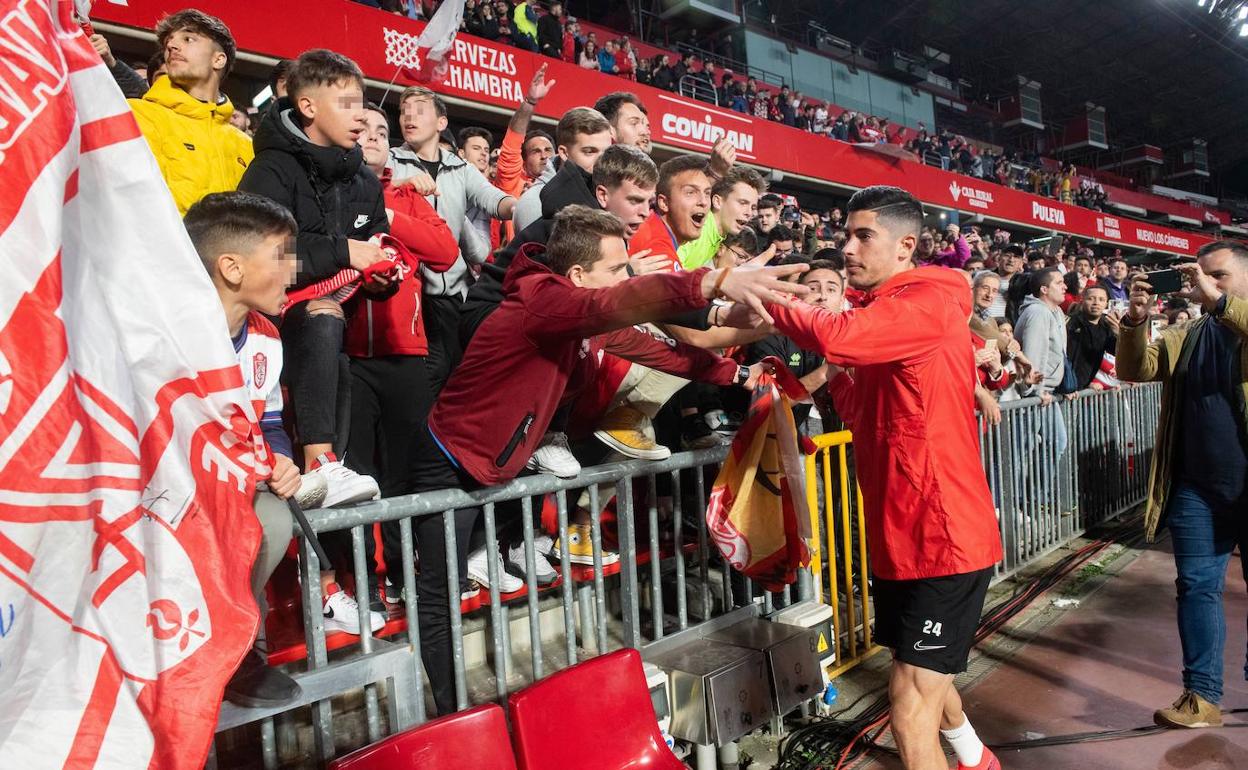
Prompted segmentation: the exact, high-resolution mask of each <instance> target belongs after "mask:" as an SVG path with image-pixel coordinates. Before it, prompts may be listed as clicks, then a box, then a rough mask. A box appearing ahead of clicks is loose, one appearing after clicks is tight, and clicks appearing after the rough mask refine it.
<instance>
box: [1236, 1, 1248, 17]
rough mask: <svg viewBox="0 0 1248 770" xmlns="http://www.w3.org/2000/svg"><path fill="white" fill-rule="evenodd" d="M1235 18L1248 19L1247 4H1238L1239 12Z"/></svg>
mask: <svg viewBox="0 0 1248 770" xmlns="http://www.w3.org/2000/svg"><path fill="white" fill-rule="evenodd" d="M1235 18H1237V19H1239V20H1240V21H1243V20H1244V19H1248V5H1241V6H1239V14H1238V15H1237V16H1236V17H1235Z"/></svg>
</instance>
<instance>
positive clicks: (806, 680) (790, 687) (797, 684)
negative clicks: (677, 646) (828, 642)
mask: <svg viewBox="0 0 1248 770" xmlns="http://www.w3.org/2000/svg"><path fill="white" fill-rule="evenodd" d="M706 638H707V639H709V640H711V641H714V642H723V643H724V644H735V645H736V646H738V647H746V648H749V649H751V650H758V651H759V652H760V653H762V654H763V658H764V659H765V660H766V661H767V674H768V678H769V680H770V684H771V705H772V708H773V709H774V710H775V712H776V714H778V715H783V714H787V713H788V712H790V711H792V710H793V709H795V708H797V707H798V706H800V705H801V704H803V703H805V702H806V701H808V700H811V699H813V698H818V697H819V696H820V695H822V694H823V687H824V682H823V672H822V669H821V667H820V665H819V655H818V652H817V645H818V638H817V635H816V632H815V631H814V629H811V628H802V627H801V626H791V625H788V624H785V623H776V622H769V621H766V620H763V619H761V618H748V619H746V620H743V621H741V622H740V623H735V624H733V625H732V626H729V627H728V628H725V629H723V630H720V631H716V632H715V633H713V634H708V635H707V637H706Z"/></svg>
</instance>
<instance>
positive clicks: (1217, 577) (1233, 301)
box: [1117, 241, 1248, 728]
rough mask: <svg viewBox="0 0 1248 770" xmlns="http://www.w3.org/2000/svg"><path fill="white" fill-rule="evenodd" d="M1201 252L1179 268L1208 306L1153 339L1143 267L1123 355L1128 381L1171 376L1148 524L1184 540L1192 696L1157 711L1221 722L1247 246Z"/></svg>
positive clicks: (1245, 362)
mask: <svg viewBox="0 0 1248 770" xmlns="http://www.w3.org/2000/svg"><path fill="white" fill-rule="evenodd" d="M1196 259H1197V264H1182V265H1178V268H1177V269H1178V271H1179V272H1180V273H1181V274H1182V276H1183V278H1184V279H1185V281H1186V283H1187V284H1188V287H1187V288H1185V289H1182V290H1180V291H1179V292H1178V296H1180V297H1183V298H1184V299H1187V300H1189V301H1192V302H1195V303H1199V304H1200V305H1201V306H1202V308H1203V309H1204V311H1205V312H1204V314H1203V315H1202V316H1201V317H1200V318H1199V319H1197V320H1196V321H1193V322H1191V323H1186V324H1181V325H1176V326H1171V327H1169V328H1167V329H1165V330H1163V331H1162V332H1161V335H1160V338H1159V339H1158V340H1157V341H1155V342H1152V343H1149V341H1148V327H1149V325H1148V320H1149V317H1150V314H1151V310H1152V308H1153V306H1154V304H1155V302H1156V297H1155V296H1154V294H1155V290H1156V287H1154V286H1153V285H1152V284H1150V282H1149V280H1148V275H1137V276H1136V277H1135V280H1134V281H1133V282H1132V285H1131V305H1130V308H1129V310H1128V311H1127V315H1126V317H1125V318H1123V320H1122V332H1121V334H1120V336H1119V339H1118V357H1117V366H1118V376H1119V377H1121V378H1122V379H1124V380H1131V381H1134V382H1148V381H1160V382H1161V383H1163V386H1162V396H1161V416H1160V418H1159V419H1158V423H1157V441H1156V450H1155V452H1154V455H1153V465H1152V469H1151V470H1150V478H1149V498H1148V502H1147V504H1146V506H1145V509H1144V526H1145V532H1146V534H1147V536H1148V539H1149V541H1152V540H1153V539H1154V538H1155V537H1156V534H1157V529H1158V527H1159V526H1160V525H1161V524H1162V523H1164V524H1165V525H1166V526H1167V527H1169V528H1170V536H1171V539H1172V541H1173V544H1174V564H1175V569H1176V571H1177V572H1178V579H1177V580H1176V581H1175V586H1176V588H1177V592H1178V622H1179V638H1180V640H1181V642H1182V646H1183V693H1182V694H1181V695H1180V696H1179V698H1178V700H1176V701H1175V702H1174V704H1173V705H1172V706H1170V707H1169V708H1164V709H1161V710H1159V711H1157V712H1156V714H1154V720H1155V721H1156V722H1157V724H1160V725H1163V726H1166V727H1187V728H1194V727H1219V726H1221V724H1222V714H1221V711H1220V710H1219V708H1218V702H1219V701H1220V700H1221V698H1222V659H1223V656H1222V648H1223V645H1224V643H1225V637H1226V618H1225V613H1224V610H1223V607H1222V592H1223V590H1224V588H1225V585H1226V571H1227V567H1228V564H1229V561H1230V558H1231V554H1232V553H1233V552H1234V550H1235V547H1236V545H1238V546H1239V548H1240V551H1241V554H1240V560H1241V568H1242V570H1243V572H1244V573H1245V576H1246V577H1248V518H1245V516H1244V515H1243V511H1244V504H1245V503H1246V502H1248V446H1245V436H1246V435H1248V418H1246V416H1245V407H1244V404H1245V401H1246V400H1248V350H1246V348H1248V246H1245V245H1244V244H1242V243H1238V242H1236V241H1216V242H1214V243H1210V244H1208V245H1206V246H1203V247H1201V249H1200V251H1198V252H1197V253H1196ZM1245 677H1246V678H1248V666H1246V667H1245Z"/></svg>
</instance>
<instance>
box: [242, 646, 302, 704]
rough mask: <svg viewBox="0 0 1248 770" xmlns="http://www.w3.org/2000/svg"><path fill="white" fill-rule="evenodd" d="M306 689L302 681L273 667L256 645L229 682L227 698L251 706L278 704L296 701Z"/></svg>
mask: <svg viewBox="0 0 1248 770" xmlns="http://www.w3.org/2000/svg"><path fill="white" fill-rule="evenodd" d="M301 692H302V690H301V688H300V687H299V683H298V682H296V681H295V680H294V679H291V678H290V677H289V676H287V675H286V674H285V673H283V672H282V671H281V670H280V669H276V668H271V667H269V665H268V664H267V663H266V662H265V661H264V657H263V656H261V655H260V653H259V652H257V651H256V650H254V649H252V650H250V651H248V653H247V657H245V658H243V662H242V663H241V664H240V665H239V667H238V670H237V671H235V672H234V676H232V677H230V681H229V682H228V683H226V685H225V699H226V700H228V701H229V702H231V703H235V704H238V705H239V706H246V707H248V708H276V707H278V706H285V705H288V704H290V703H293V702H295V700H297V699H298V698H299V694H300V693H301Z"/></svg>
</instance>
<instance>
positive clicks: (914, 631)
mask: <svg viewBox="0 0 1248 770" xmlns="http://www.w3.org/2000/svg"><path fill="white" fill-rule="evenodd" d="M991 579H992V567H988V568H986V569H982V570H980V571H978V572H967V573H964V574H961V575H946V576H943V577H936V578H923V579H920V580H880V579H879V578H876V579H875V580H873V581H872V589H873V591H874V596H873V599H874V601H875V641H876V642H878V643H879V644H882V645H884V646H885V647H891V648H892V649H893V658H894V659H895V660H900V661H901V662H902V663H909V664H910V665H912V666H918V667H919V668H926V669H930V670H932V671H937V672H939V673H942V674H960V673H962V672H963V671H965V670H966V659H967V656H968V655H970V652H971V645H973V644H974V642H975V629H976V628H977V627H978V626H979V616H980V614H981V613H982V612H983V610H984V596H985V595H986V594H987V593H988V582H989V581H990V580H991Z"/></svg>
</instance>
